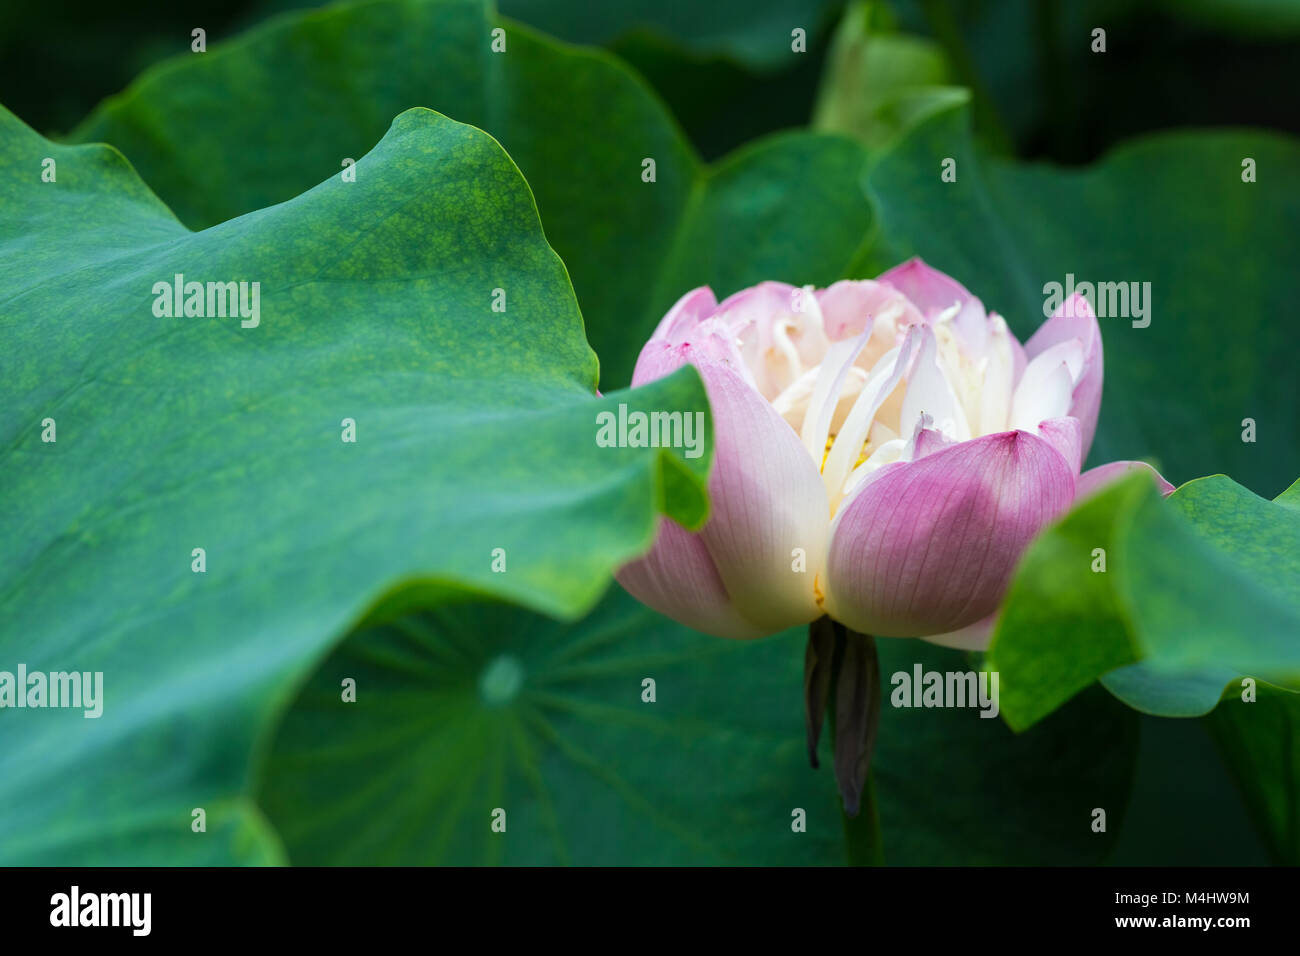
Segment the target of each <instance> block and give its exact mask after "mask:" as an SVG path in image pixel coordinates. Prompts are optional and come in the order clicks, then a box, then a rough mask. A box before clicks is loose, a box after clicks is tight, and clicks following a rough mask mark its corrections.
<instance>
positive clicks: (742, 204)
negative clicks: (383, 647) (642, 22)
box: [75, 0, 870, 386]
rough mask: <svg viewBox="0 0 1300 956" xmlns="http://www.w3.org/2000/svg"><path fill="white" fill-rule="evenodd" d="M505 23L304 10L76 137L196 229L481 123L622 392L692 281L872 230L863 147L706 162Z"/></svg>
mask: <svg viewBox="0 0 1300 956" xmlns="http://www.w3.org/2000/svg"><path fill="white" fill-rule="evenodd" d="M497 22H498V21H496V20H494V19H492V18H491V17H490V16H489V15H488V13H487V11H486V10H485V9H484V5H483V4H482V3H479V2H473V0H370V2H362V3H356V4H348V5H341V6H334V7H330V8H328V9H326V10H322V11H319V12H314V13H305V14H292V15H289V16H286V17H284V18H281V19H278V20H276V21H274V22H272V23H269V24H267V25H266V26H264V27H262V28H259V29H257V30H254V31H253V32H251V33H249V34H247V35H246V36H244V37H241V38H239V39H236V40H234V41H232V42H230V43H227V44H214V45H213V47H212V48H211V50H210V52H208V53H207V54H204V55H203V56H193V55H187V56H182V57H179V58H177V59H175V60H171V61H168V62H166V63H164V64H161V65H160V66H158V67H156V68H154V69H152V70H150V71H148V72H147V73H146V74H144V75H143V76H142V77H141V78H140V79H139V80H138V81H137V82H136V83H135V84H133V85H132V86H131V87H130V89H128V90H127V91H126V92H125V93H123V94H122V95H121V96H119V97H115V98H113V99H111V100H109V101H107V102H106V103H105V104H104V105H103V106H102V107H101V109H99V110H98V111H97V112H96V113H95V114H94V115H92V116H91V117H90V118H89V119H88V120H87V122H86V123H84V124H83V125H82V126H81V127H80V128H79V129H78V131H77V133H76V134H75V135H76V138H78V139H80V140H82V141H85V140H104V141H107V142H110V143H113V144H114V145H116V146H118V147H119V148H121V149H122V151H123V152H124V153H125V154H126V156H127V157H128V158H129V159H130V160H131V161H132V162H133V163H134V164H135V166H136V167H137V168H138V169H139V170H140V172H141V175H142V176H143V177H144V179H145V181H146V182H148V183H149V184H150V185H151V186H152V187H153V188H154V189H155V190H156V191H157V192H158V194H159V195H160V196H161V197H162V198H163V199H164V200H165V201H166V202H167V203H168V204H169V205H171V206H172V208H173V209H175V210H176V211H177V214H178V215H179V216H180V217H181V219H182V220H183V221H184V222H186V223H187V224H189V225H191V226H206V225H210V224H212V223H215V222H220V221H222V220H225V219H228V218H230V217H232V216H235V215H239V214H241V213H244V212H247V211H248V210H250V209H257V208H261V207H263V206H266V205H268V204H270V203H273V202H278V201H281V200H283V199H287V198H289V197H290V196H293V195H296V194H297V193H299V192H301V191H302V190H303V189H305V188H307V187H308V186H310V185H312V184H313V183H315V182H317V181H319V180H320V179H321V178H323V177H325V176H328V175H330V174H331V173H332V172H333V171H336V170H338V169H339V165H340V163H341V162H342V161H343V159H344V158H347V157H355V156H357V155H359V154H360V153H362V152H364V151H365V150H366V149H368V148H369V146H370V145H371V144H372V143H374V142H375V141H376V140H377V139H378V138H379V137H380V135H382V133H383V131H384V130H385V129H386V128H387V125H388V122H389V120H390V119H391V118H392V117H393V116H394V115H396V114H397V113H399V112H401V111H402V110H403V109H406V108H408V107H413V106H427V107H432V108H434V109H437V110H439V111H440V112H443V113H445V114H446V115H448V116H451V117H453V118H455V119H457V120H460V121H462V122H467V123H472V124H473V125H475V126H479V127H480V128H482V129H484V130H486V131H487V132H489V133H491V134H492V135H493V136H495V137H496V138H497V139H498V140H499V141H500V142H501V143H502V144H503V145H504V146H505V148H506V149H507V150H508V151H509V152H510V155H511V156H512V157H513V158H514V159H515V160H516V161H517V162H518V163H519V165H520V168H521V169H522V170H523V172H524V173H525V175H526V176H527V178H528V181H529V184H530V185H531V186H532V188H533V190H534V192H535V193H536V196H537V202H538V206H539V208H540V210H541V213H542V220H543V222H544V223H545V226H546V233H547V236H548V238H549V240H550V242H551V243H552V244H553V245H554V247H555V249H556V251H557V252H559V253H560V255H561V256H562V257H563V259H564V261H565V264H566V265H567V266H568V268H569V271H570V273H571V275H572V277H573V283H574V288H575V289H576V290H577V293H578V299H579V302H580V303H581V306H582V311H583V315H584V317H585V320H586V325H587V334H588V336H589V338H590V341H591V343H592V345H593V347H594V348H595V349H596V352H597V354H598V355H599V356H600V360H601V379H602V382H603V383H604V384H605V385H606V386H609V385H614V386H617V385H620V384H625V383H626V382H627V381H628V380H629V379H630V377H631V370H632V365H633V363H634V361H635V359H636V355H637V353H638V351H639V349H640V346H641V345H642V343H643V342H644V341H645V340H646V339H647V338H648V337H649V334H650V332H651V330H652V329H653V328H654V325H655V323H656V322H657V320H658V319H659V318H660V317H661V316H662V315H663V313H664V311H665V310H666V309H667V308H668V306H670V305H671V304H672V303H673V302H674V301H675V300H676V298H677V297H678V296H680V295H681V294H682V293H683V292H686V291H687V290H688V289H689V288H691V287H692V286H693V285H698V284H701V283H706V282H707V283H713V284H714V287H715V291H716V292H717V293H718V294H719V295H724V294H727V293H730V292H732V291H735V290H736V289H737V288H740V287H742V286H745V285H749V284H752V283H754V282H758V281H760V280H762V279H769V278H783V279H786V280H788V281H791V282H795V283H799V284H803V283H809V282H811V283H816V284H827V283H829V282H831V281H833V280H835V279H837V278H839V277H840V276H841V274H842V273H843V270H844V268H845V266H846V265H847V264H848V262H849V260H850V259H851V258H852V256H853V253H854V251H855V249H856V248H857V246H858V244H859V242H860V241H861V239H862V237H863V236H864V235H865V234H866V232H867V229H868V227H869V224H870V212H869V207H868V205H867V203H866V200H865V197H863V196H862V194H861V190H860V188H859V174H860V170H861V164H862V153H861V150H860V148H859V147H858V146H857V145H856V144H855V143H853V142H852V141H851V140H849V139H848V138H844V137H838V136H831V135H821V134H807V133H800V134H787V135H784V136H779V137H776V138H774V139H771V140H769V141H765V142H764V143H762V144H761V145H756V146H753V147H750V148H748V149H746V150H745V151H744V152H743V153H741V154H738V155H737V156H735V157H733V158H731V159H730V160H727V161H724V162H723V163H722V164H720V165H719V166H717V167H715V168H709V167H706V166H704V165H703V164H701V163H700V161H699V160H698V158H697V157H696V156H695V154H694V152H693V151H692V149H691V147H690V145H689V144H688V143H687V142H686V141H685V139H684V138H683V137H682V135H681V133H680V131H679V130H678V128H677V126H676V125H675V123H674V122H673V121H672V119H671V117H670V116H669V115H668V114H667V113H666V112H665V110H664V108H663V106H662V105H661V104H660V103H659V102H658V100H657V99H656V98H655V97H654V95H653V94H652V93H651V92H650V91H649V90H648V89H647V88H646V86H645V84H644V82H643V81H642V80H640V79H639V78H638V77H637V76H636V75H635V74H633V73H632V72H630V71H629V70H628V69H627V68H626V67H624V66H622V65H621V64H620V63H619V62H618V61H617V60H615V59H614V58H612V57H610V56H609V55H607V54H604V53H600V52H595V51H590V50H581V49H577V48H572V47H567V46H563V45H561V44H558V43H555V42H554V41H551V40H548V39H545V38H543V37H541V36H539V35H537V34H534V33H533V32H532V31H530V30H528V29H525V28H521V27H518V26H515V25H513V24H510V23H505V24H504V27H503V29H505V31H506V48H505V52H503V53H493V52H492V50H491V43H492V36H491V31H492V30H493V29H494V27H495V26H496V24H497ZM398 64H400V67H398V66H397V65H398ZM646 159H653V160H654V161H655V181H654V182H646V181H643V162H644V160H646Z"/></svg>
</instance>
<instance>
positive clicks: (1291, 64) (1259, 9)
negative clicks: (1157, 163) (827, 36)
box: [889, 0, 1300, 164]
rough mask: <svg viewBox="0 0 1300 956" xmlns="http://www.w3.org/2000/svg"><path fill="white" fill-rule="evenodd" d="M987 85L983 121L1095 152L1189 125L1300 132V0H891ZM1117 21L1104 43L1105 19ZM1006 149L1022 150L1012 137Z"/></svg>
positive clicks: (957, 65) (989, 131) (984, 128)
mask: <svg viewBox="0 0 1300 956" xmlns="http://www.w3.org/2000/svg"><path fill="white" fill-rule="evenodd" d="M889 5H890V7H891V8H892V9H893V10H894V11H895V13H896V15H897V16H898V18H899V21H900V23H901V26H902V28H903V29H904V30H906V31H907V32H908V33H912V34H916V35H920V36H925V37H930V38H933V39H934V40H935V41H937V42H938V43H940V45H941V46H942V47H943V49H944V53H945V55H946V56H947V58H948V60H949V62H950V63H951V64H952V66H953V68H954V72H955V76H956V81H957V82H959V83H961V84H962V85H964V86H967V87H970V88H972V89H973V90H974V91H975V126H976V130H977V132H979V133H980V134H982V135H985V136H986V138H989V139H990V141H991V142H993V143H995V144H996V143H997V140H998V137H999V136H1000V134H1001V133H1002V130H1003V129H1004V128H1005V129H1007V130H1009V131H1010V132H1011V133H1012V134H1013V136H1012V139H1013V141H1014V143H1015V149H1014V152H1015V153H1016V154H1018V155H1020V156H1027V157H1035V158H1037V157H1044V158H1050V159H1052V160H1054V161H1057V162H1066V163H1075V164H1077V163H1087V162H1092V161H1093V160H1095V159H1096V158H1097V157H1098V156H1101V155H1103V154H1104V153H1105V152H1106V151H1107V150H1109V149H1111V148H1113V147H1114V146H1115V145H1116V144H1117V143H1121V142H1123V141H1124V140H1126V139H1129V138H1130V137H1133V136H1136V135H1139V134H1142V133H1146V132H1150V131H1153V130H1165V129H1172V128H1174V127H1178V126H1260V127H1268V128H1272V129H1278V130H1284V131H1287V132H1291V133H1300V112H1297V111H1296V110H1295V109H1294V106H1293V101H1294V95H1293V89H1294V76H1295V37H1296V35H1297V28H1298V27H1300V5H1297V4H1296V3H1295V2H1294V0H1156V2H1152V0H1070V2H1068V3H1062V2H1060V0H889ZM1097 29H1102V30H1104V31H1105V39H1106V47H1105V51H1104V52H1094V51H1093V45H1094V37H1093V31H1094V30H1097ZM998 152H1000V153H1010V152H1012V150H1009V149H1006V148H999V149H998Z"/></svg>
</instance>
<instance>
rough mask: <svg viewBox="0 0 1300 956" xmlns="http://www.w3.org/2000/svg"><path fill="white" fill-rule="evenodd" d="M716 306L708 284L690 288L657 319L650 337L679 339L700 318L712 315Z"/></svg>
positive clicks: (686, 333) (715, 299)
mask: <svg viewBox="0 0 1300 956" xmlns="http://www.w3.org/2000/svg"><path fill="white" fill-rule="evenodd" d="M717 307H718V300H717V298H716V297H715V296H714V295H713V290H712V289H710V288H709V287H708V286H706V285H702V286H700V287H699V288H698V289H692V290H691V291H690V292H688V293H686V294H685V295H684V296H682V297H681V298H680V299H678V300H677V301H676V302H675V303H673V307H672V308H671V309H669V310H668V314H667V315H665V316H664V317H663V318H662V319H660V320H659V325H658V326H656V327H655V331H654V335H652V336H650V339H651V341H653V340H655V339H669V340H671V341H681V340H682V339H683V338H684V337H685V336H686V335H688V334H689V333H690V330H691V329H693V328H694V327H695V326H696V325H697V324H698V323H699V322H700V320H702V319H704V318H707V317H708V316H710V315H712V314H713V311H714V310H715V309H716V308H717Z"/></svg>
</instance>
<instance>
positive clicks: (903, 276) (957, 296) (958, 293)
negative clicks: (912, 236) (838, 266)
mask: <svg viewBox="0 0 1300 956" xmlns="http://www.w3.org/2000/svg"><path fill="white" fill-rule="evenodd" d="M876 281H877V282H887V283H889V284H890V285H891V286H893V287H894V288H895V289H897V290H898V291H899V292H901V293H903V295H905V296H907V297H908V298H909V299H911V300H912V302H913V303H915V305H916V307H917V308H918V309H920V310H921V311H922V312H923V313H925V316H926V318H930V317H931V316H933V315H934V314H936V313H939V312H942V311H943V310H944V309H950V308H952V307H953V306H954V305H962V306H964V305H965V304H966V303H967V302H970V301H972V300H973V301H976V302H978V301H979V300H978V299H976V298H975V296H973V295H971V294H970V292H968V291H967V290H966V287H965V286H964V285H962V284H961V283H960V282H958V281H957V280H956V279H954V278H953V277H952V276H949V275H945V274H944V273H942V272H940V271H939V270H938V269H931V268H930V267H929V266H928V265H926V264H925V263H924V262H923V261H922V260H921V259H920V258H912V259H908V260H907V261H906V262H904V263H901V264H899V265H896V266H894V268H892V269H890V270H889V271H888V272H886V273H884V274H883V275H881V276H880V277H879V278H878V279H877V280H876ZM980 310H981V311H983V306H981V307H980Z"/></svg>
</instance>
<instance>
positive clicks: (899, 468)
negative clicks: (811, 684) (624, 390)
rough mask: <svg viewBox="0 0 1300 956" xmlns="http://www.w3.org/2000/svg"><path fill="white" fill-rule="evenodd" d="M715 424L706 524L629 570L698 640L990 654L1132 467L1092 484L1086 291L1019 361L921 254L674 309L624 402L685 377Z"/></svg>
mask: <svg viewBox="0 0 1300 956" xmlns="http://www.w3.org/2000/svg"><path fill="white" fill-rule="evenodd" d="M687 363H689V364H691V365H694V366H695V367H696V368H697V369H698V370H699V372H700V375H701V377H702V378H703V380H704V384H705V387H706V389H707V390H708V394H709V402H710V404H711V406H712V409H713V421H714V433H715V445H716V460H715V463H714V468H713V472H712V474H711V476H710V479H709V493H710V497H711V499H712V511H711V514H710V517H709V520H708V522H707V523H706V524H705V526H704V527H703V528H702V529H701V530H700V531H699V532H698V533H691V532H689V531H686V530H685V529H683V528H682V527H681V526H679V525H677V524H674V523H672V522H671V521H667V520H664V521H663V522H662V523H661V525H660V528H659V533H658V537H657V539H656V541H655V544H654V547H653V549H652V550H651V551H650V553H649V554H647V555H646V556H645V557H643V558H641V559H639V560H637V561H634V562H632V563H631V564H628V565H626V566H624V567H623V568H622V569H621V570H620V571H619V573H618V580H619V581H620V582H621V583H622V585H623V586H624V587H625V588H626V589H627V590H628V591H629V592H631V593H632V594H633V595H634V596H636V597H637V598H639V599H640V600H641V601H643V602H644V603H646V604H648V605H650V606H651V607H653V608H655V609H656V610H658V611H661V612H662V613H664V614H666V615H668V616H669V617H672V618H674V619H676V620H677V621H679V622H681V623H682V624H685V625H687V626H689V627H692V628H696V629H698V630H701V631H705V632H708V633H712V634H717V635H720V636H724V637H737V638H745V637H758V636H761V635H764V634H769V633H773V632H775V631H779V630H783V629H785V628H788V627H792V626H795V625H799V624H808V623H810V622H812V621H814V620H817V619H819V618H821V617H822V616H823V615H826V616H829V617H830V618H831V619H832V620H833V621H837V622H839V623H841V624H843V625H844V626H846V627H848V628H851V629H852V630H854V631H857V632H859V633H862V634H871V635H875V636H883V637H923V638H925V639H927V640H931V641H933V642H935V643H939V644H947V645H951V646H963V647H977V648H978V647H983V646H986V645H987V642H988V637H989V633H990V631H991V626H992V621H993V618H994V617H995V615H996V611H997V608H998V605H999V603H1000V601H1001V598H1002V595H1003V593H1004V592H1005V590H1006V587H1007V584H1008V583H1009V581H1010V579H1011V575H1012V572H1013V570H1014V569H1015V565H1016V562H1017V560H1018V559H1019V558H1020V556H1021V554H1022V552H1023V551H1024V550H1025V547H1026V546H1027V545H1028V544H1029V542H1030V541H1031V540H1032V539H1033V538H1034V536H1035V535H1036V534H1038V532H1039V531H1040V530H1042V528H1043V527H1044V526H1045V525H1047V524H1048V523H1049V522H1051V521H1052V520H1053V519H1055V518H1056V517H1057V516H1059V515H1060V514H1061V513H1062V512H1063V511H1065V510H1066V509H1067V508H1069V507H1070V505H1071V503H1072V502H1073V501H1074V500H1075V499H1076V498H1077V497H1079V496H1080V495H1083V494H1088V493H1091V492H1092V491H1093V490H1095V489H1096V488H1097V487H1098V486H1099V485H1101V484H1104V483H1105V482H1106V481H1109V480H1111V479H1113V478H1115V477H1118V475H1119V474H1121V473H1122V472H1125V471H1128V470H1130V469H1135V468H1139V469H1146V470H1149V471H1151V472H1152V475H1153V476H1154V478H1155V480H1156V481H1157V482H1158V483H1159V485H1160V487H1161V490H1162V491H1163V492H1164V493H1166V494H1167V493H1168V492H1170V491H1172V490H1173V489H1172V486H1170V485H1169V484H1168V482H1165V481H1164V479H1163V478H1160V476H1159V475H1156V474H1155V473H1154V471H1153V470H1151V469H1150V468H1149V466H1147V465H1144V464H1142V463H1140V462H1114V463H1111V464H1108V465H1103V466H1101V467H1099V468H1094V469H1092V470H1091V471H1088V472H1084V473H1083V474H1080V464H1081V462H1082V461H1083V460H1084V459H1085V458H1086V457H1087V454H1088V449H1089V447H1090V445H1091V444H1092V438H1093V432H1094V431H1095V429H1096V426H1097V413H1098V410H1099V407H1100V404H1101V382H1102V347H1101V333H1100V330H1099V329H1098V327H1097V320H1096V317H1095V316H1094V314H1093V312H1092V309H1091V307H1090V306H1089V305H1088V302H1087V300H1086V299H1084V298H1082V297H1080V296H1078V295H1075V296H1073V297H1071V298H1070V299H1068V300H1067V301H1065V302H1063V303H1062V304H1061V306H1060V308H1059V309H1058V310H1057V311H1056V313H1055V314H1054V315H1053V316H1052V317H1051V318H1050V319H1048V321H1047V322H1045V323H1044V324H1043V326H1042V327H1041V328H1039V330H1038V331H1037V332H1036V333H1035V334H1034V336H1033V337H1032V338H1030V339H1029V341H1028V342H1027V343H1025V345H1024V346H1022V345H1021V344H1020V343H1019V342H1018V341H1017V340H1016V338H1015V336H1014V335H1012V334H1011V333H1010V332H1009V331H1008V330H1007V325H1006V322H1004V321H1003V319H1002V317H1001V316H999V315H997V314H989V313H985V311H984V306H983V304H982V303H981V302H980V300H979V299H977V298H975V297H974V296H973V295H971V294H970V293H969V292H968V291H966V289H965V288H963V287H962V285H961V284H960V283H958V282H957V281H955V280H954V279H952V278H950V277H948V276H946V275H944V274H943V273H941V272H938V271H936V270H934V269H931V268H930V267H929V266H927V265H925V263H923V262H921V261H920V260H919V259H913V260H911V261H909V262H906V263H903V264H902V265H900V266H897V267H896V268H894V269H891V270H890V271H888V272H886V273H885V274H884V275H882V276H880V277H879V278H878V279H875V280H865V281H843V282H837V283H835V284H834V285H832V286H831V287H830V288H827V289H821V290H816V291H814V290H813V289H812V288H811V287H808V288H803V289H800V288H796V287H794V286H789V285H785V284H783V283H778V282H764V283H762V284H760V285H757V286H755V287H753V288H750V289H746V290H744V291H742V292H738V293H736V294H735V295H733V296H731V297H730V298H728V299H726V300H725V301H723V302H722V303H721V304H719V303H718V302H717V300H716V299H715V297H714V295H713V292H712V291H711V290H709V289H708V288H699V289H696V290H694V291H692V292H688V293H687V294H686V295H684V296H683V297H682V298H681V299H680V300H678V302H677V304H676V305H674V306H673V307H672V309H671V310H669V312H668V314H667V315H666V316H665V317H664V319H663V321H662V322H660V324H659V327H658V328H657V329H656V330H655V333H654V335H653V336H652V337H651V339H650V341H649V342H647V343H646V345H645V347H644V348H643V349H642V351H641V355H640V357H639V358H638V360H637V364H636V371H635V373H634V375H633V385H641V384H644V383H646V382H649V381H653V380H654V379H658V378H661V377H663V376H665V375H668V374H669V373H671V372H673V371H675V370H676V369H677V368H679V367H680V366H682V365H683V364H687Z"/></svg>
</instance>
